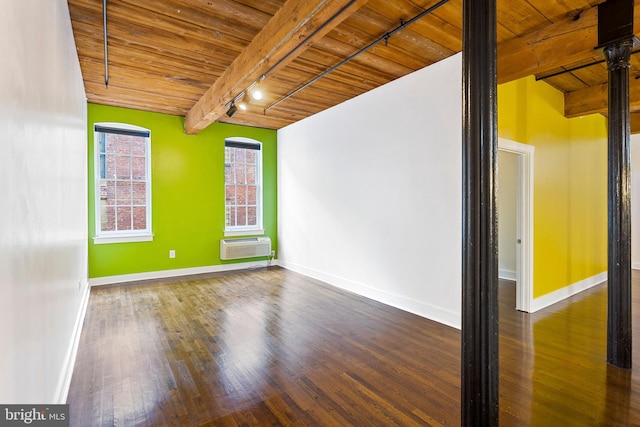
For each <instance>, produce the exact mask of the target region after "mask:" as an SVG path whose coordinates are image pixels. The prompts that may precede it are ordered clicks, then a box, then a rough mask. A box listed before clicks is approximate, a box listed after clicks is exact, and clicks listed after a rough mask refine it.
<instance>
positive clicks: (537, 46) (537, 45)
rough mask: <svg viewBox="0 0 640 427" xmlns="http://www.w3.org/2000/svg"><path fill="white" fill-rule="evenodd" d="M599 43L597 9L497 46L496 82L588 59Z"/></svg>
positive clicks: (540, 72) (503, 81)
mask: <svg viewBox="0 0 640 427" xmlns="http://www.w3.org/2000/svg"><path fill="white" fill-rule="evenodd" d="M597 44H598V7H597V6H595V7H592V8H590V9H587V10H585V11H583V12H582V13H580V14H579V15H576V16H569V17H567V18H565V19H564V20H562V21H558V22H557V23H555V24H550V25H548V26H546V27H544V28H542V29H540V30H538V31H534V32H532V33H529V34H527V35H525V36H523V37H518V38H515V39H512V40H510V41H508V42H506V43H502V44H500V45H498V83H506V82H510V81H512V80H517V79H519V78H522V77H526V76H530V75H532V74H543V73H546V72H549V71H552V70H555V69H557V68H560V67H562V66H564V65H567V64H572V63H578V62H581V61H585V60H588V59H589V58H590V57H592V56H593V55H594V52H593V48H594V47H595V46H596V45H597Z"/></svg>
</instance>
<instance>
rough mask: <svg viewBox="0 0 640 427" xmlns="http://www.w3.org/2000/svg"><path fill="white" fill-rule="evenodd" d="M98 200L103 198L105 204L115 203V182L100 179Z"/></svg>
mask: <svg viewBox="0 0 640 427" xmlns="http://www.w3.org/2000/svg"><path fill="white" fill-rule="evenodd" d="M100 200H104V202H105V204H107V205H115V204H116V183H115V181H101V183H100Z"/></svg>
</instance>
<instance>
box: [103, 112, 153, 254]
mask: <svg viewBox="0 0 640 427" xmlns="http://www.w3.org/2000/svg"><path fill="white" fill-rule="evenodd" d="M96 126H100V127H106V128H113V129H122V130H131V131H138V132H149V137H148V138H147V147H146V150H147V155H146V170H147V229H146V230H135V231H133V230H128V231H107V232H104V231H102V230H100V224H101V222H100V191H99V188H100V179H101V178H100V160H99V159H100V156H99V154H100V147H99V141H98V133H100V132H96V130H95V129H96ZM93 178H94V183H93V192H94V200H93V203H94V204H93V206H94V209H93V210H94V217H95V236H94V237H93V243H94V244H96V245H102V244H110V243H133V242H150V241H153V237H154V236H153V232H152V230H153V228H152V225H151V218H152V215H151V205H152V203H151V130H150V129H147V128H143V127H140V126H135V125H130V124H127V123H117V122H98V123H94V124H93Z"/></svg>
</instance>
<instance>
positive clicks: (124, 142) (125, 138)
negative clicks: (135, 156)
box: [116, 135, 135, 156]
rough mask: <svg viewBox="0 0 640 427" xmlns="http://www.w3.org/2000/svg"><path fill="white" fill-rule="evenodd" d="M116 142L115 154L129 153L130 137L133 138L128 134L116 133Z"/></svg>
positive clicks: (127, 154)
mask: <svg viewBox="0 0 640 427" xmlns="http://www.w3.org/2000/svg"><path fill="white" fill-rule="evenodd" d="M116 137H117V139H118V142H116V154H121V155H126V156H130V155H131V139H132V138H135V137H133V136H129V135H117V136H116Z"/></svg>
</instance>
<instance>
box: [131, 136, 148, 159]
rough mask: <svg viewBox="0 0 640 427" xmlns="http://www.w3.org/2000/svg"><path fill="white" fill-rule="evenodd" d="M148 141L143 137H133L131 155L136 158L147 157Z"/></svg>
mask: <svg viewBox="0 0 640 427" xmlns="http://www.w3.org/2000/svg"><path fill="white" fill-rule="evenodd" d="M146 151H147V141H146V139H145V138H142V137H133V140H132V141H131V154H132V155H134V156H145V155H146V154H147V153H146Z"/></svg>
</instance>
